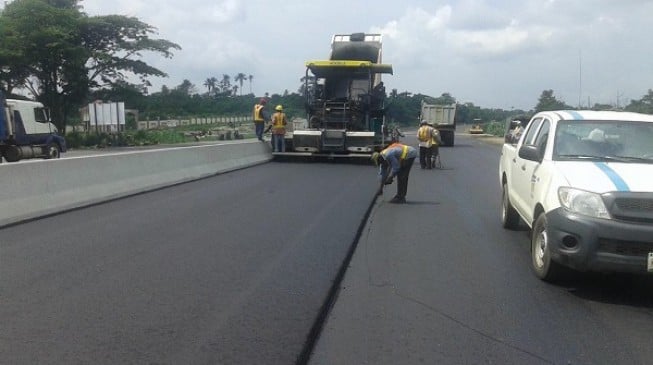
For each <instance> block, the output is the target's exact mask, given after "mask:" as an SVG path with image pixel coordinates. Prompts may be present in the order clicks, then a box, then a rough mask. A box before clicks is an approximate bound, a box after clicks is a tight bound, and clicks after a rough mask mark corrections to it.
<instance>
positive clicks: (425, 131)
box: [417, 126, 433, 142]
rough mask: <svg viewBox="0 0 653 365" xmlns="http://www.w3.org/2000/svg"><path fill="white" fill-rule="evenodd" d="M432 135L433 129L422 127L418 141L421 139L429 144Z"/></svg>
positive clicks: (418, 134)
mask: <svg viewBox="0 0 653 365" xmlns="http://www.w3.org/2000/svg"><path fill="white" fill-rule="evenodd" d="M432 134H433V132H432V130H431V127H429V126H422V127H420V128H419V130H418V131H417V139H419V140H420V141H421V142H428V141H429V139H431V135H432Z"/></svg>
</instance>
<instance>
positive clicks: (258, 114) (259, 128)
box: [253, 98, 270, 141]
mask: <svg viewBox="0 0 653 365" xmlns="http://www.w3.org/2000/svg"><path fill="white" fill-rule="evenodd" d="M265 104H267V100H265V98H261V100H259V102H258V104H256V105H254V113H253V117H254V130H255V132H256V138H258V140H259V141H264V139H263V128H264V127H265V121H266V120H270V118H268V115H269V114H268V113H267V110H265Z"/></svg>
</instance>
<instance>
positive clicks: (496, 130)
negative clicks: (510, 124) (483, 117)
mask: <svg viewBox="0 0 653 365" xmlns="http://www.w3.org/2000/svg"><path fill="white" fill-rule="evenodd" d="M483 131H484V132H485V133H486V134H491V135H493V136H500V137H502V136H505V134H506V123H502V122H490V123H485V124H484V125H483Z"/></svg>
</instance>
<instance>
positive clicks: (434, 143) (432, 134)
mask: <svg viewBox="0 0 653 365" xmlns="http://www.w3.org/2000/svg"><path fill="white" fill-rule="evenodd" d="M417 139H418V140H419V164H420V166H421V167H422V169H431V168H432V166H433V159H434V158H435V157H436V156H437V155H434V151H435V150H436V148H437V147H438V146H439V144H440V143H441V140H440V132H438V130H437V129H435V128H433V126H431V125H430V124H429V123H428V122H427V121H425V120H422V121H421V122H420V124H419V129H418V130H417Z"/></svg>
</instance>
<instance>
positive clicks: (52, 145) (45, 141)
mask: <svg viewBox="0 0 653 365" xmlns="http://www.w3.org/2000/svg"><path fill="white" fill-rule="evenodd" d="M61 152H66V141H65V139H64V138H63V137H62V136H60V135H59V134H57V127H55V125H54V124H52V123H51V122H50V119H49V113H48V112H47V109H46V108H44V107H43V104H41V103H39V102H36V101H29V100H16V99H5V96H4V94H3V93H2V92H1V91H0V162H2V157H4V158H5V160H7V162H16V161H19V160H22V159H29V158H59V157H60V154H61Z"/></svg>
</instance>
